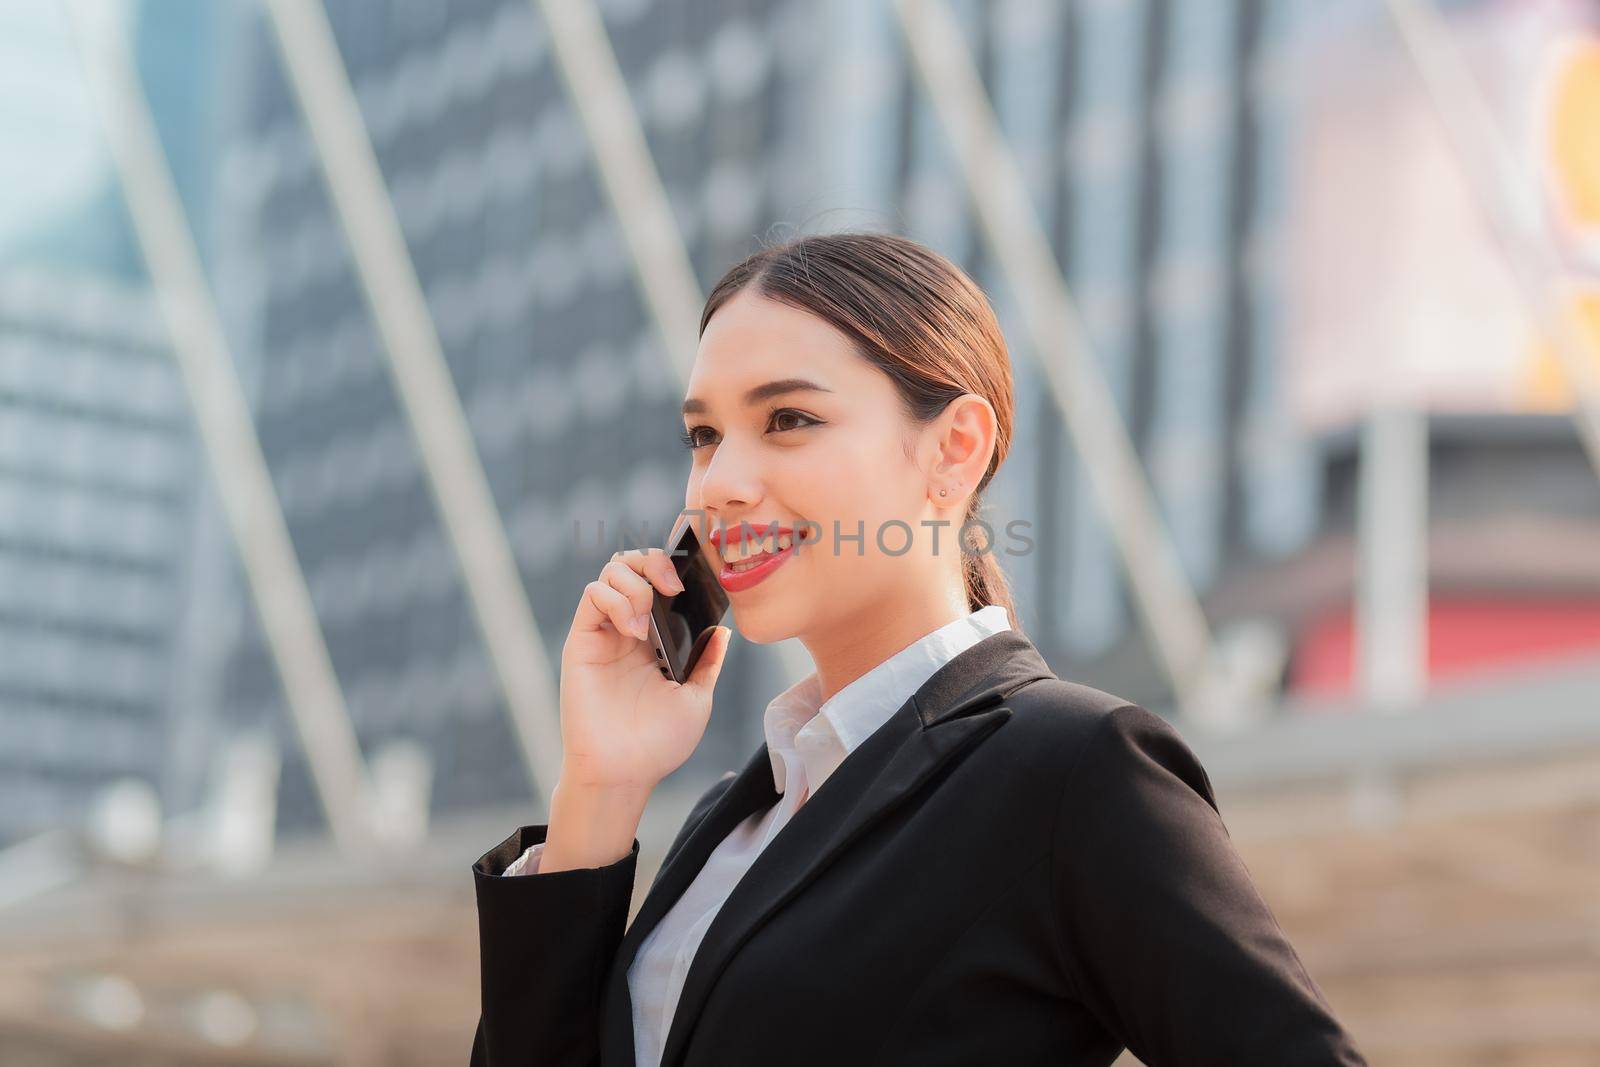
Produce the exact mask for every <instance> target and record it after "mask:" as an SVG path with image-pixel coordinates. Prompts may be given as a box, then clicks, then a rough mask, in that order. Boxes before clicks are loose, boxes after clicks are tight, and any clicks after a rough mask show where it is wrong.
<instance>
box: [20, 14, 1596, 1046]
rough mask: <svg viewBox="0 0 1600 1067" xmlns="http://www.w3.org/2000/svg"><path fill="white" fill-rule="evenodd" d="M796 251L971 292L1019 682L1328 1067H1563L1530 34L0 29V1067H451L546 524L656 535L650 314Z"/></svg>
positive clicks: (791, 664)
mask: <svg viewBox="0 0 1600 1067" xmlns="http://www.w3.org/2000/svg"><path fill="white" fill-rule="evenodd" d="M597 31H598V32H597ZM850 228H854V229H862V228H866V229H880V230H887V231H893V232H898V233H904V234H906V235H908V236H910V237H913V238H915V239H917V240H920V241H923V242H925V243H927V244H929V245H931V246H932V247H934V248H936V249H938V250H939V251H941V252H943V253H944V254H946V255H948V256H949V257H951V258H952V259H953V260H954V261H955V262H957V263H958V264H960V265H961V266H962V267H963V268H964V269H965V270H967V271H968V273H970V274H971V275H972V276H973V278H974V279H976V280H977V281H978V283H979V284H980V285H982V286H983V287H984V289H985V291H986V292H987V293H988V294H989V295H990V297H991V299H992V301H993V302H994V305H995V307H996V310H997V312H998V314H999V315H1000V317H1001V322H1002V325H1003V326H1004V327H1005V329H1006V333H1007V338H1008V342H1009V345H1010V349H1011V355H1012V360H1013V364H1014V369H1015V375H1016V379H1017V383H1018V389H1017V397H1018V407H1017V412H1016V415H1017V441H1016V445H1015V448H1014V450H1013V452H1012V454H1011V456H1010V458H1009V460H1008V461H1007V463H1006V465H1005V466H1004V468H1003V469H1002V471H1001V473H1000V475H999V476H998V478H997V479H996V481H995V483H994V485H993V487H992V489H991V490H990V492H989V494H988V497H987V501H988V506H989V510H990V511H991V512H992V513H993V514H994V515H995V516H999V517H1001V519H1002V520H1003V519H1005V518H1010V517H1017V518H1023V519H1026V520H1028V521H1030V522H1031V523H1032V524H1033V537H1034V538H1035V540H1036V542H1037V550H1036V551H1034V552H1032V553H1030V554H1028V555H1024V556H1016V557H1007V556H1005V555H1002V557H1001V561H1002V564H1003V565H1004V566H1005V567H1006V569H1007V571H1008V573H1009V574H1010V576H1011V579H1012V584H1013V589H1014V592H1015V594H1016V597H1017V601H1018V607H1019V610H1020V613H1021V616H1022V619H1023V622H1024V627H1025V629H1026V631H1027V632H1028V634H1029V636H1030V638H1031V639H1032V640H1033V641H1034V642H1035V643H1036V644H1037V645H1038V647H1039V648H1040V649H1041V651H1043V652H1044V653H1045V655H1046V657H1047V658H1048V659H1049V661H1050V663H1051V665H1052V666H1053V668H1054V669H1055V671H1056V673H1057V674H1059V675H1061V676H1062V677H1066V678H1071V679H1075V680H1078V681H1083V682H1086V683H1088V684H1091V685H1095V686H1098V687H1100V688H1103V689H1108V690H1111V691H1113V692H1116V693H1118V694H1120V695H1122V696H1125V697H1126V698H1128V699H1130V700H1135V701H1138V702H1140V703H1143V704H1145V705H1146V706H1147V707H1149V708H1151V709H1153V710H1156V711H1157V712H1159V713H1161V714H1163V715H1166V716H1169V717H1170V718H1171V719H1172V720H1173V721H1174V722H1175V724H1177V725H1178V726H1179V728H1180V730H1181V731H1182V732H1183V734H1184V736H1185V737H1186V739H1188V740H1189V741H1190V742H1191V744H1192V745H1193V747H1194V748H1195V750H1196V751H1197V752H1198V753H1199V755H1200V756H1201V759H1202V761H1203V763H1204V764H1205V766H1206V768H1207V770H1208V772H1209V773H1210V774H1211V777H1212V779H1213V782H1214V784H1215V785H1216V788H1217V791H1218V795H1219V798H1220V801H1221V805H1222V813H1223V816H1224V819H1225V821H1226V822H1227V824H1228V826H1229V829H1230V832H1231V833H1232V834H1233V837H1234V839H1235V841H1236V843H1237V844H1238V846H1239V849H1240V851H1241V853H1242V854H1243V856H1244V857H1245V859H1246V861H1247V863H1248V864H1249V866H1250V869H1251V871H1252V873H1253V874H1254V875H1255V877H1256V878H1257V881H1258V883H1259V885H1260V886H1261V888H1262V891H1263V893H1264V895H1265V896H1266V898H1267V899H1268V901H1269V903H1270V904H1271V906H1272V907H1273V909H1274V911H1275V913H1276V914H1277V915H1278V917H1279V918H1280V920H1281V921H1282V923H1283V924H1284V926H1285V928H1286V930H1287V931H1288V932H1289V934H1290V937H1291V940H1292V941H1293V942H1294V944H1295V945H1296V947H1297V949H1298V950H1299V951H1300V953H1301V956H1302V958H1303V959H1304V960H1305V962H1306V965H1307V968H1308V969H1309V970H1310V972H1311V974H1312V975H1313V977H1315V978H1316V980H1317V981H1318V983H1319V984H1320V985H1321V986H1322V987H1323V989H1324V990H1325V991H1326V992H1327V994H1328V996H1329V999H1330V1000H1331V1002H1332V1003H1333V1005H1334V1007H1335V1009H1336V1011H1337V1012H1338V1014H1339V1015H1340V1017H1341V1018H1342V1019H1344V1020H1345V1021H1346V1022H1347V1024H1348V1025H1349V1026H1350V1027H1351V1029H1352V1030H1353V1032H1354V1033H1355V1035H1356V1037H1357V1039H1358V1041H1359V1043H1360V1044H1361V1045H1362V1047H1363V1050H1364V1051H1366V1053H1367V1054H1368V1056H1369V1057H1370V1058H1371V1060H1372V1062H1373V1063H1374V1064H1405V1065H1421V1064H1428V1065H1447V1064H1448V1065H1464V1064H1517V1065H1535V1064H1536V1065H1541V1067H1544V1065H1557V1064H1560V1065H1568V1064H1571V1065H1578V1064H1587V1065H1592V1064H1595V1063H1600V1013H1597V1012H1596V1011H1595V1005H1596V1004H1597V1003H1600V389H1597V388H1596V382H1597V381H1600V7H1597V6H1596V5H1594V4H1593V3H1588V2H1578V0H1570V2H1562V0H1499V2H1496V0H1456V2H1444V0H904V2H900V0H326V2H325V3H319V2H317V0H156V2H143V3H140V2H135V0H128V2H123V3H113V2H98V0H85V2H79V3H67V2H61V3H56V2H45V0H0V1061H3V1062H4V1063H6V1064H8V1065H9V1064H18V1065H20V1064H37V1065H56V1064H75V1065H76V1064H119V1065H122V1064H169V1063H171V1064H262V1065H266V1064H273V1065H323V1064H335V1063H339V1064H357V1065H363V1067H366V1065H387V1064H397V1065H410V1064H416V1065H422V1064H439V1063H459V1062H464V1061H465V1059H466V1057H467V1054H468V1050H469V1047H470V1044H471V1039H472V1033H473V1027H474V1025H475V1023H476V1019H477V1013H478V1003H477V996H478V972H477V944H476V936H477V930H476V919H475V914H474V908H473V897H472V876H471V873H470V870H469V866H470V864H471V863H472V861H473V860H475V859H476V858H477V857H478V856H479V855H480V854H482V853H483V852H484V851H485V850H487V849H488V848H489V847H490V846H492V845H494V844H495V843H497V842H499V841H500V840H501V839H502V838H504V837H505V836H506V835H507V834H508V833H510V832H511V831H512V830H514V829H515V828H516V827H517V826H518V825H521V824H524V823H532V822H540V821H543V811H544V799H543V798H544V797H545V796H546V795H547V793H548V788H549V785H550V784H551V783H550V781H549V780H548V775H549V774H550V771H551V768H552V767H553V766H554V763H553V761H554V760H555V759H558V757H559V753H558V751H555V749H554V742H555V739H556V738H557V737H558V735H557V734H556V733H554V729H555V721H556V720H555V715H556V709H555V704H554V696H555V690H554V684H555V674H554V670H555V666H556V664H558V662H559V655H560V648H561V643H562V641H563V640H564V638H565V634H566V630H567V628H568V626H569V625H570V622H571V618H572V613H573V611H574V609H575V606H576V603H577V599H578V596H579V595H580V593H581V590H582V588H583V586H584V584H585V583H587V582H588V581H589V580H591V579H592V578H593V577H594V575H595V574H596V573H597V572H598V570H599V568H600V566H601V565H602V563H603V562H604V561H605V560H606V559H607V558H608V557H609V555H610V554H611V552H612V551H613V550H614V549H615V548H617V547H623V546H622V545H620V544H618V543H614V539H615V537H616V534H615V533H614V532H606V533H604V534H603V536H604V537H605V538H610V539H611V540H605V541H604V543H603V544H602V541H601V531H598V530H596V529H595V525H594V524H595V523H596V521H597V520H598V519H602V518H603V519H605V520H606V521H607V522H608V523H610V524H624V525H625V524H645V526H644V527H643V528H648V529H653V530H657V531H660V530H661V529H662V528H663V524H664V523H667V522H670V520H671V518H672V516H673V515H674V514H675V513H676V511H677V509H678V508H680V507H681V506H682V503H683V487H684V482H685V478H686V475H687V470H688V460H687V457H686V455H684V454H683V453H681V452H677V451H675V450H674V449H673V448H672V442H673V441H674V439H675V436H676V434H677V433H678V432H679V431H680V430H681V425H680V424H679V417H678V415H677V413H676V411H677V406H678V403H679V401H680V400H681V399H682V395H683V377H682V373H683V367H684V365H685V364H684V361H685V360H686V359H687V358H688V357H690V356H692V353H693V348H694V342H695V338H694V328H695V323H696V322H697V320H698V315H699V312H700V302H701V301H702V300H703V296H704V292H705V290H706V289H707V288H708V287H709V286H710V284H711V283H712V282H714V281H715V280H716V279H717V278H718V277H719V276H720V275H721V274H722V272H723V271H724V270H726V269H727V268H728V267H729V266H731V265H732V264H733V263H735V262H736V261H737V260H739V259H740V258H742V257H743V256H744V255H746V254H748V253H749V252H751V251H754V250H755V249H756V248H757V247H759V245H760V244H761V243H762V242H770V241H773V240H781V239H783V238H785V237H788V236H793V235H795V234H797V233H805V232H820V231H828V230H835V229H850ZM1052 324H1055V325H1056V326H1060V327H1062V328H1061V329H1052V328H1051V326H1052ZM1079 324H1081V329H1080V326H1079ZM1069 367H1078V368H1080V369H1081V370H1082V371H1083V373H1085V374H1087V375H1089V377H1088V378H1087V379H1085V380H1087V381H1090V382H1091V383H1092V384H1094V385H1095V386H1096V387H1097V388H1101V387H1103V388H1104V389H1105V390H1106V396H1107V397H1109V398H1114V404H1115V406H1116V407H1117V408H1118V411H1119V414H1120V416H1121V420H1120V427H1116V426H1113V427H1112V429H1111V430H1105V429H1103V428H1102V429H1098V430H1097V429H1096V428H1094V427H1078V426H1074V425H1072V423H1071V421H1070V420H1068V419H1066V418H1065V417H1064V412H1065V411H1067V410H1070V408H1069V407H1068V405H1067V404H1066V403H1065V402H1064V399H1065V397H1064V393H1063V392H1062V390H1061V388H1060V385H1059V383H1060V382H1061V381H1064V380H1066V379H1064V378H1062V377H1061V376H1060V374H1059V373H1057V374H1053V373H1052V368H1054V369H1055V371H1057V372H1059V371H1061V370H1062V369H1063V368H1069ZM1129 444H1131V446H1132V450H1133V451H1132V453H1129V452H1127V451H1126V446H1127V445H1129ZM1119 449H1122V450H1123V451H1119ZM1129 454H1134V455H1136V456H1137V459H1138V460H1139V461H1140V462H1139V463H1138V464H1137V465H1135V468H1129V467H1127V466H1125V465H1119V464H1118V463H1117V462H1116V461H1117V459H1118V457H1119V456H1124V455H1129ZM1130 469H1136V470H1137V476H1136V477H1132V478H1130V477H1128V471H1129V470H1130ZM1108 486H1110V487H1112V488H1111V489H1110V490H1108V488H1107V487H1108ZM1113 491H1114V492H1127V493H1130V494H1132V497H1131V499H1135V500H1138V499H1144V500H1147V501H1148V502H1150V504H1151V507H1150V508H1149V509H1147V510H1144V511H1138V510H1135V511H1133V512H1129V513H1127V514H1128V515H1129V516H1130V518H1129V521H1127V522H1119V523H1110V522H1108V521H1107V520H1106V517H1105V516H1106V508H1105V501H1106V500H1107V499H1108V493H1112V492H1113ZM1139 493H1144V494H1147V495H1146V496H1143V497H1140V496H1139ZM1135 520H1139V521H1135ZM1143 520H1148V521H1147V522H1146V521H1143ZM575 524H578V525H577V526H576V527H575ZM580 529H581V532H582V534H583V536H581V537H579V536H576V533H577V532H578V531H579V530H580ZM1136 536H1142V537H1149V538H1154V540H1153V541H1131V540H1130V538H1134V537H1136ZM1138 544H1146V545H1149V544H1155V545H1159V546H1161V547H1162V550H1161V551H1159V552H1155V553H1149V552H1140V551H1138V550H1137V545H1138ZM1130 545H1133V546H1134V548H1130ZM1168 559H1170V561H1171V562H1172V563H1174V564H1175V565H1174V566H1170V567H1163V566H1162V564H1163V562H1164V561H1166V560H1168ZM789 644H791V645H793V644H794V643H793V642H790V643H789ZM797 651H802V652H803V650H798V649H797V648H784V647H758V646H752V645H748V644H745V643H742V642H740V641H738V640H736V641H735V643H734V647H733V650H732V652H731V654H730V659H729V662H728V665H727V669H726V670H725V672H724V674H723V676H722V680H721V682H720V684H719V686H718V690H717V696H716V714H715V715H714V717H713V720H712V723H711V727H710V730H709V732H708V734H707V736H706V738H705V740H704V742H703V743H702V745H701V746H700V748H699V749H698V750H697V752H696V753H695V755H694V756H693V758H692V759H691V760H690V761H689V762H688V763H687V764H686V765H685V766H684V767H683V768H681V769H680V770H679V771H678V772H676V773H675V774H674V775H673V776H672V777H671V778H669V779H668V780H667V782H665V783H664V784H663V786H662V788H661V789H660V790H658V792H657V794H656V796H655V797H654V799H653V800H652V804H651V808H650V811H649V813H648V814H647V817H646V822H645V825H644V827H643V828H642V829H641V833H640V838H641V849H642V853H641V863H640V869H639V879H638V886H637V889H636V895H635V902H634V903H635V907H636V906H637V903H638V900H639V899H640V898H641V897H642V895H643V892H644V890H645V888H646V887H647V886H648V884H649V880H650V878H651V877H652V876H653V873H654V869H655V866H656V864H657V863H658V862H659V856H660V853H661V851H662V850H663V849H664V848H665V846H666V845H667V843H668V842H669V841H670V839H671V835H672V834H673V832H674V831H675V829H676V827H677V825H678V822H679V820H680V819H681V817H682V815H683V814H684V812H685V811H686V809H687V805H688V804H689V803H690V802H691V801H692V800H693V798H694V797H696V796H697V795H698V794H699V793H700V791H701V790H702V789H704V788H705V787H706V786H707V785H709V784H710V782H712V781H713V780H714V779H715V778H716V777H717V776H718V775H719V774H721V773H722V772H723V771H725V770H729V769H734V768H737V767H739V766H741V765H743V763H744V761H745V759H746V758H747V757H748V755H749V753H750V752H751V751H752V750H753V749H754V748H755V746H757V745H759V744H760V743H761V740H762V737H761V732H760V714H761V711H762V709H763V708H764V707H765V705H766V702H767V701H768V700H769V699H770V698H771V696H772V695H773V694H774V693H775V692H777V691H778V689H779V688H781V687H782V686H783V685H786V684H787V680H788V679H789V678H791V677H792V676H793V675H792V674H791V672H792V671H794V670H795V669H796V668H797V665H802V659H801V658H797V656H796V652H797ZM1125 1059H1126V1062H1130V1063H1131V1062H1135V1061H1134V1060H1133V1058H1132V1057H1131V1056H1128V1057H1126V1058H1125Z"/></svg>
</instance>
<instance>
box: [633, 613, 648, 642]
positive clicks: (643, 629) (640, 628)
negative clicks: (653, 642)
mask: <svg viewBox="0 0 1600 1067" xmlns="http://www.w3.org/2000/svg"><path fill="white" fill-rule="evenodd" d="M633 632H634V633H635V634H636V635H638V636H639V637H640V638H641V639H642V638H646V637H649V636H650V623H649V621H648V620H646V619H645V617H644V616H643V615H635V616H634V617H633Z"/></svg>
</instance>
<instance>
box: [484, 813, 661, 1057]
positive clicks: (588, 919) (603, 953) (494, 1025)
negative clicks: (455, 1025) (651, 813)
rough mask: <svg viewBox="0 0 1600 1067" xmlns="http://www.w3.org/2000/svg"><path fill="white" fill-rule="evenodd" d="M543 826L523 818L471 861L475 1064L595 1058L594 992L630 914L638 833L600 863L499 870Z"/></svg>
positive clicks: (597, 1001) (538, 838)
mask: <svg viewBox="0 0 1600 1067" xmlns="http://www.w3.org/2000/svg"><path fill="white" fill-rule="evenodd" d="M548 829H549V827H548V825H546V824H540V825H537V826H523V827H521V828H519V829H518V830H517V832H516V833H514V834H512V835H511V836H510V837H508V838H506V839H505V840H504V841H502V842H500V844H498V845H496V846H495V847H494V848H492V849H490V850H489V851H488V852H486V853H485V854H484V855H483V857H482V858H480V859H479V860H478V861H477V862H476V863H474V864H473V865H472V876H473V881H474V884H475V887H476V892H477V901H478V957H479V969H480V972H481V974H480V980H481V983H482V998H483V1003H482V1014H481V1015H480V1016H479V1019H478V1030H477V1033H476V1034H475V1035H474V1037H473V1040H472V1061H471V1063H472V1067H539V1065H543V1064H556V1063H559V1064H573V1065H582V1064H594V1063H597V1062H599V1058H600V1006H601V998H602V995H603V993H604V989H605V980H606V976H607V973H608V970H609V968H610V965H611V961H612V959H613V958H614V957H615V956H616V953H617V948H618V946H619V945H620V944H621V943H622V934H623V930H624V928H625V926H626V924H627V920H628V906H629V904H630V903H631V902H632V899H633V878H634V872H635V869H636V868H637V865H638V860H639V840H638V838H635V839H634V841H633V848H632V849H631V850H630V851H629V853H628V854H627V855H626V856H624V857H622V858H621V859H619V860H617V861H616V862H615V863H611V864H607V865H606V866H603V867H579V868H573V869H570V870H565V871H551V872H549V873H547V874H529V875H523V876H521V877H509V878H508V877H503V875H504V873H505V870H506V868H507V867H508V866H509V865H510V864H511V863H512V862H513V861H515V860H516V859H517V858H518V857H520V856H521V855H522V854H523V853H524V852H526V851H527V849H528V848H530V847H531V846H533V845H535V844H538V843H540V842H542V841H543V840H544V839H545V833H546V832H547V831H548ZM540 851H541V852H542V851H543V850H542V849H541V850H540Z"/></svg>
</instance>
